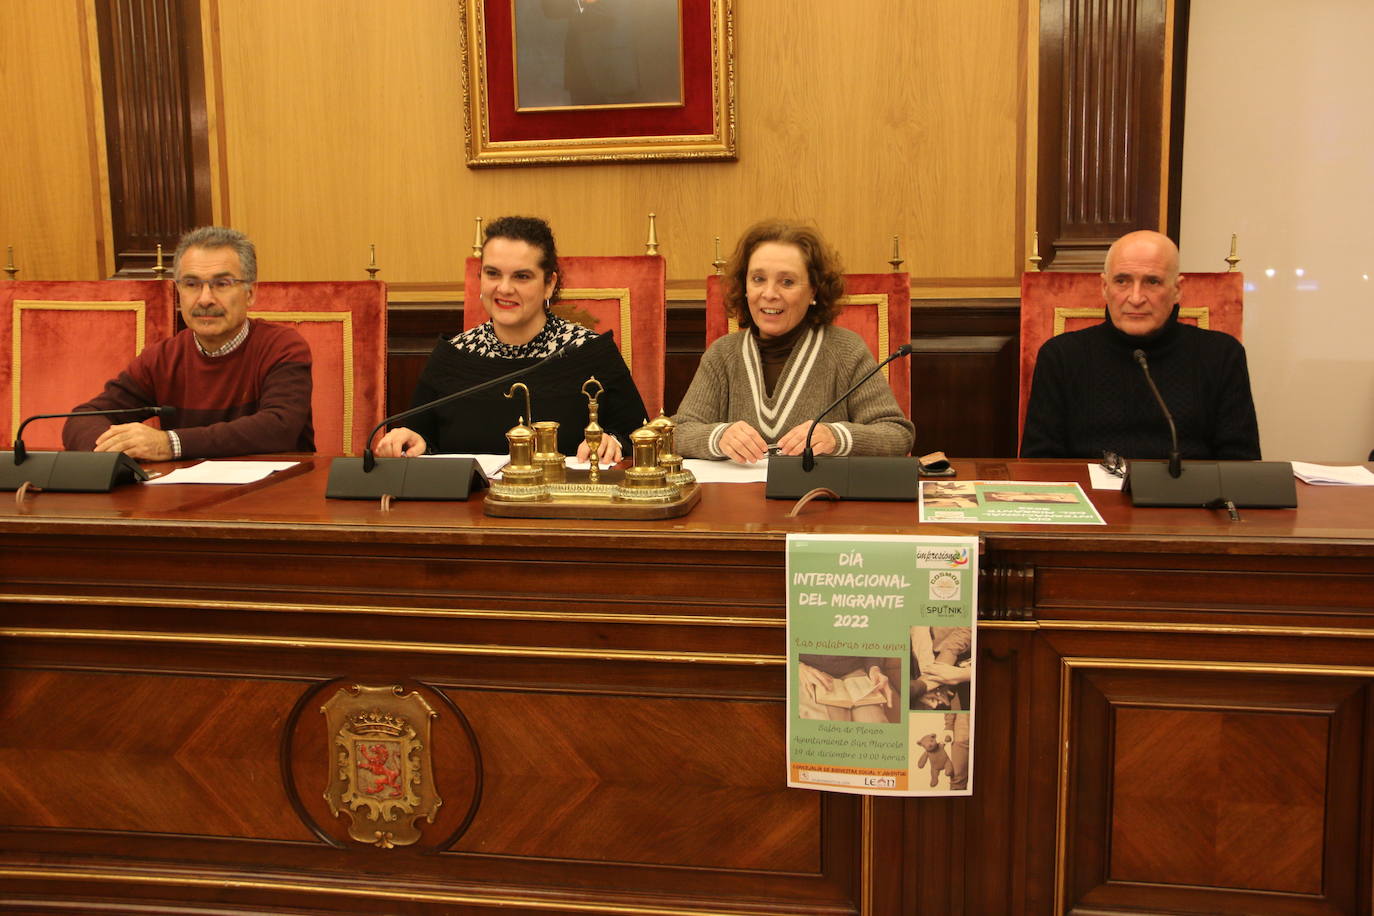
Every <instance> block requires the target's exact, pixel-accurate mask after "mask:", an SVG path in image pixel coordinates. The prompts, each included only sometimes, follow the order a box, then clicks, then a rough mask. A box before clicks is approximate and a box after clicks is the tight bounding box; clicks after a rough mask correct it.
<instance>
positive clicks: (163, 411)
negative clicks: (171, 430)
mask: <svg viewBox="0 0 1374 916" xmlns="http://www.w3.org/2000/svg"><path fill="white" fill-rule="evenodd" d="M149 410H151V411H152V412H153V416H155V417H157V418H158V419H159V420H170V419H172V415H173V414H175V413H176V410H177V409H176V408H175V407H173V406H172V405H170V404H159V405H158V406H156V407H150V408H149Z"/></svg>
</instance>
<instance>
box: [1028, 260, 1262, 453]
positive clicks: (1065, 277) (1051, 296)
mask: <svg viewBox="0 0 1374 916" xmlns="http://www.w3.org/2000/svg"><path fill="white" fill-rule="evenodd" d="M1244 286H1245V280H1244V275H1243V274H1241V273H1240V272H1239V271H1231V272H1227V273H1201V274H1187V273H1186V274H1183V286H1182V287H1181V288H1180V296H1179V313H1178V315H1179V320H1180V321H1182V322H1184V323H1185V324H1194V325H1197V326H1198V327H1202V328H1210V329H1211V330H1213V331H1225V332H1226V333H1227V334H1230V335H1231V336H1232V337H1234V338H1236V340H1240V339H1241V320H1242V306H1243V301H1244ZM1105 309H1106V305H1105V303H1104V301H1103V298H1102V277H1101V276H1100V275H1099V274H1090V273H1067V272H1060V271H1040V272H1032V273H1024V274H1022V275H1021V405H1020V412H1019V414H1018V417H1019V419H1018V421H1017V426H1016V438H1017V441H1018V442H1019V441H1020V439H1021V433H1022V432H1023V431H1024V429H1025V426H1026V405H1027V404H1028V403H1030V390H1031V379H1032V378H1033V377H1034V376H1035V360H1036V358H1037V357H1038V356H1039V355H1040V347H1041V345H1043V344H1044V343H1045V341H1047V340H1049V339H1050V338H1051V337H1054V336H1055V335H1057V334H1063V333H1064V332H1065V331H1077V330H1078V329H1079V328H1087V327H1091V326H1092V325H1095V324H1101V323H1102V321H1103V320H1104V319H1105V317H1106V311H1105Z"/></svg>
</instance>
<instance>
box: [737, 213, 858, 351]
mask: <svg viewBox="0 0 1374 916" xmlns="http://www.w3.org/2000/svg"><path fill="white" fill-rule="evenodd" d="M765 242H779V243H781V244H784V245H795V246H797V248H798V249H800V251H801V253H802V260H803V261H805V262H806V274H807V279H808V280H809V281H810V282H811V289H812V290H813V291H814V292H815V294H816V301H815V302H814V303H812V305H811V308H809V309H808V310H807V312H806V319H805V320H806V321H807V322H808V323H810V324H811V325H813V326H816V327H820V326H821V325H826V324H830V322H832V321H834V320H835V316H836V315H838V314H839V313H840V298H841V297H842V296H844V268H843V267H842V266H841V265H840V256H839V254H837V253H836V251H835V249H833V248H831V247H830V246H829V245H827V244H826V242H825V239H823V238H821V234H820V232H819V231H817V230H816V228H815V227H814V226H808V225H806V224H805V223H794V222H790V221H788V220H782V219H769V220H764V221H763V222H760V223H755V224H754V225H752V226H750V227H749V228H748V229H747V230H745V233H744V235H743V236H741V237H740V240H739V244H738V245H736V246H735V253H734V254H732V255H731V256H730V261H729V263H728V264H727V265H726V267H725V310H726V311H727V312H728V313H729V314H731V315H733V316H734V318H735V320H736V321H738V322H739V326H740V327H742V328H747V327H750V326H752V325H753V323H754V322H753V318H752V317H751V316H750V314H749V303H748V301H746V299H745V290H746V286H745V280H746V277H745V274H747V273H748V272H749V258H750V257H752V256H753V254H754V249H755V248H758V247H759V246H760V245H762V244H763V243H765Z"/></svg>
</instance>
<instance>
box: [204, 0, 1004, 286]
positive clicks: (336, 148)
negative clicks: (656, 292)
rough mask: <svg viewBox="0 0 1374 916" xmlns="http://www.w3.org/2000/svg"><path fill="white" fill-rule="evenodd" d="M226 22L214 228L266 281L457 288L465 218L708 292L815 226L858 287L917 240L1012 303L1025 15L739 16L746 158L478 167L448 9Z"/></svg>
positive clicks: (333, 2)
mask: <svg viewBox="0 0 1374 916" xmlns="http://www.w3.org/2000/svg"><path fill="white" fill-rule="evenodd" d="M208 2H209V6H210V7H212V8H213V9H212V15H213V16H214V17H215V19H217V21H218V24H219V31H218V39H217V42H218V47H217V48H212V49H210V52H211V54H212V55H213V54H216V53H217V54H218V67H217V68H216V67H215V66H214V65H213V64H212V66H211V68H210V71H209V72H212V73H216V74H217V77H218V85H219V88H220V90H221V91H222V98H223V107H222V110H221V111H220V112H219V123H218V125H217V127H218V129H219V130H220V131H222V142H223V150H224V154H225V161H224V163H223V186H222V189H221V190H222V191H223V192H224V206H223V207H222V210H223V212H222V213H221V214H220V217H221V218H222V219H224V220H226V221H228V222H232V223H233V224H234V225H236V226H239V227H241V228H243V229H244V230H246V231H248V232H249V233H250V234H252V235H253V236H254V237H255V238H256V239H257V241H258V243H259V245H260V247H261V249H262V251H263V271H264V276H268V277H272V278H281V279H326V278H338V277H355V276H356V277H361V276H362V268H363V267H364V265H365V264H366V262H367V252H368V247H367V246H368V244H369V243H371V242H375V243H377V247H378V260H379V263H380V265H381V268H382V273H381V275H380V276H381V278H382V279H384V280H387V281H388V282H390V283H397V282H401V283H409V282H419V283H429V282H435V283H445V282H454V283H457V282H461V275H462V257H463V255H464V254H466V248H467V245H468V243H469V240H470V239H471V236H472V226H473V223H472V219H473V217H476V216H483V217H487V218H491V217H494V216H498V215H501V214H503V213H510V212H532V213H536V214H540V215H543V216H545V217H547V218H548V219H549V220H550V221H551V222H552V224H553V225H554V227H555V229H556V230H557V232H558V235H559V244H560V248H562V249H563V250H564V251H566V252H567V253H570V254H589V253H593V252H597V253H601V252H605V253H613V252H614V253H637V252H640V251H642V250H643V248H642V246H643V242H644V235H645V215H646V214H647V213H648V212H649V211H651V210H652V211H654V212H656V213H657V214H658V234H659V239H660V241H661V242H662V245H663V248H662V250H663V253H664V254H665V256H666V257H667V259H668V269H669V277H670V279H671V280H673V281H676V283H677V284H679V285H682V284H686V285H691V284H696V285H697V286H698V287H700V285H701V282H702V278H703V277H704V276H705V275H706V273H708V272H709V270H710V261H711V260H712V258H713V257H714V253H713V249H712V238H713V237H714V236H720V237H721V239H722V244H723V246H726V247H728V246H729V245H731V244H732V243H733V241H734V239H735V237H736V236H737V235H738V234H739V232H740V231H741V230H742V229H743V228H744V227H745V226H747V225H748V224H749V223H750V222H752V221H754V220H755V219H758V218H761V217H764V216H769V215H775V214H781V215H788V216H801V217H807V218H811V219H814V220H815V221H816V222H817V223H818V224H819V225H820V226H821V227H822V229H823V231H825V233H826V234H827V235H828V236H829V237H830V238H831V240H832V241H833V242H834V243H835V244H836V245H837V246H838V247H839V248H840V249H841V251H842V252H843V254H844V256H845V259H846V262H847V266H848V267H849V269H851V270H855V271H876V270H885V269H887V265H886V263H885V262H886V259H887V258H888V257H889V256H890V253H891V247H892V241H891V240H892V236H893V235H900V236H901V237H902V240H903V245H904V253H905V255H906V258H907V265H906V267H907V269H909V270H910V272H911V273H912V275H913V278H915V280H916V282H917V283H923V284H934V285H936V286H953V287H960V288H962V287H975V288H982V287H1001V288H1006V287H1010V286H1013V285H1015V282H1016V277H1017V276H1018V275H1019V273H1020V271H1021V266H1022V260H1021V259H1022V239H1021V235H1022V233H1021V230H1020V227H1021V225H1022V222H1023V220H1022V219H1021V214H1022V212H1023V209H1022V208H1023V206H1024V202H1023V199H1024V183H1025V182H1024V168H1023V167H1022V159H1023V155H1024V149H1025V147H1024V139H1025V130H1026V126H1025V121H1026V117H1025V107H1024V103H1023V97H1024V92H1025V85H1024V83H1025V78H1024V70H1025V60H1026V57H1027V55H1026V53H1025V48H1026V35H1025V28H1026V24H1025V23H1026V10H1025V8H1024V4H1023V3H1019V2H1016V0H979V2H976V3H969V2H966V0H901V2H896V0H846V2H845V3H842V4H840V3H835V4H828V3H807V4H796V3H794V2H791V0H748V2H737V3H736V5H735V19H736V35H737V68H736V69H737V74H738V93H739V121H740V154H739V159H738V161H737V162H726V163H698V164H685V163H668V164H634V165H631V164H625V165H590V166H578V167H524V168H509V169H483V170H470V169H468V168H467V167H466V166H465V165H464V164H463V162H464V155H463V150H462V140H463V134H462V130H463V128H462V105H463V97H462V91H461V84H460V75H459V60H458V38H459V28H460V23H459V20H458V16H457V7H456V4H455V3H453V2H452V0H410V2H406V3H400V2H395V3H387V4H377V3H370V2H366V3H365V2H361V0H356V2H355V0H350V2H339V0H299V2H294V3H290V4H281V3H277V2H268V0H257V2H234V3H223V2H219V0H208Z"/></svg>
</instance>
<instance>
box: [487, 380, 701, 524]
mask: <svg viewBox="0 0 1374 916" xmlns="http://www.w3.org/2000/svg"><path fill="white" fill-rule="evenodd" d="M604 390H605V389H604V388H603V387H602V385H601V383H600V382H598V381H597V380H596V376H592V377H591V378H589V379H587V381H586V382H584V383H583V385H582V393H583V394H584V395H586V397H587V427H586V429H585V430H584V431H583V439H584V441H585V442H586V443H587V450H588V452H589V456H590V463H589V465H588V467H587V469H586V470H582V469H580V468H569V467H568V466H567V456H565V455H563V454H561V453H560V452H559V451H558V424H557V423H555V422H554V421H552V420H541V421H539V422H536V423H534V424H533V425H526V423H525V419H526V417H530V416H533V411H532V410H531V408H530V389H529V387H528V386H526V385H525V383H524V382H516V383H515V384H514V385H512V386H511V387H510V390H509V391H507V392H506V397H508V398H514V397H515V396H516V394H517V392H520V391H523V393H524V396H525V414H524V416H522V417H521V418H520V422H518V423H517V424H516V425H515V426H514V427H512V428H511V429H510V430H509V431H508V432H507V433H506V441H507V442H509V443H510V463H509V464H507V465H506V466H505V467H504V468H503V469H502V470H501V479H500V480H493V481H492V482H491V488H490V489H489V490H488V491H487V495H486V513H487V515H498V516H507V517H512V516H513V517H521V518H607V519H617V518H623V519H653V518H675V517H677V516H679V515H686V514H687V513H688V512H689V511H690V510H691V508H692V507H693V506H695V505H696V504H697V500H699V499H700V498H701V488H700V487H699V486H697V479H696V477H694V476H693V475H692V472H691V471H688V470H685V469H684V468H683V467H682V456H681V455H679V454H677V452H676V447H675V446H674V444H673V434H674V431H675V430H676V429H677V424H676V423H674V422H673V421H672V420H671V419H669V418H668V417H666V416H664V415H663V414H659V416H658V418H657V419H655V420H653V421H650V422H646V423H645V424H644V425H643V426H641V427H640V428H639V429H637V430H635V431H634V432H632V433H630V442H631V444H632V447H633V457H632V463H631V465H630V467H628V468H625V469H623V470H619V469H615V468H604V469H603V468H602V467H600V461H599V460H598V452H599V450H600V447H601V441H602V439H603V438H605V436H606V432H605V431H604V430H603V429H602V428H601V426H600V424H599V423H597V414H598V411H599V405H598V403H597V399H598V398H599V397H600V396H601V393H602V391H604Z"/></svg>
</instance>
